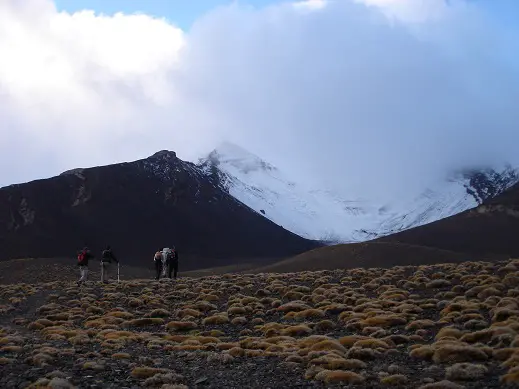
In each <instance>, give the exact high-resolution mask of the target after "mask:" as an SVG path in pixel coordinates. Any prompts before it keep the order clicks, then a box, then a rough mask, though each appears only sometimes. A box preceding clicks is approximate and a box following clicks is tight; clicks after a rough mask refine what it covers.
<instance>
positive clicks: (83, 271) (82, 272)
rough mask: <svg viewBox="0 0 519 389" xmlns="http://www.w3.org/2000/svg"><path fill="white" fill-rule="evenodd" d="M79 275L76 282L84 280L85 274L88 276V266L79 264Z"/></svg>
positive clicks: (85, 278)
mask: <svg viewBox="0 0 519 389" xmlns="http://www.w3.org/2000/svg"><path fill="white" fill-rule="evenodd" d="M79 275H80V278H79V281H78V282H79V283H81V282H85V281H86V280H87V276H88V268H87V267H86V266H80V267H79Z"/></svg>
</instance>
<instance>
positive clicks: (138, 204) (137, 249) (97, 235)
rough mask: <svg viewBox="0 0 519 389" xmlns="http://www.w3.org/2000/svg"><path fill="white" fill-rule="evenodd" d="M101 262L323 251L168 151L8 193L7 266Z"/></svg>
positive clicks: (235, 258) (4, 207)
mask: <svg viewBox="0 0 519 389" xmlns="http://www.w3.org/2000/svg"><path fill="white" fill-rule="evenodd" d="M85 244H86V245H88V246H89V247H90V248H91V249H92V250H93V251H94V252H95V253H96V254H98V253H99V252H100V250H101V249H102V248H103V247H104V245H106V244H111V245H112V246H113V248H114V250H115V252H116V254H119V256H120V257H121V258H122V259H123V260H124V261H125V262H126V263H129V264H133V265H143V264H144V265H149V264H150V263H151V261H152V257H153V253H154V252H155V251H156V250H157V249H159V248H161V247H164V246H171V245H176V246H177V247H178V248H179V252H180V255H181V259H182V265H181V266H183V268H184V270H186V269H195V268H201V267H212V266H217V265H228V264H232V263H239V262H241V261H242V260H247V261H250V260H251V259H254V260H260V261H261V260H268V259H277V258H283V257H287V256H291V255H295V254H297V253H301V252H303V251H306V250H308V249H312V248H315V247H317V246H318V244H317V243H316V242H313V241H308V240H304V239H302V238H300V237H299V236H297V235H294V234H292V233H290V232H288V231H286V230H284V229H282V228H281V227H279V226H277V225H276V224H274V223H272V222H270V221H269V220H267V219H265V218H263V217H262V216H260V215H259V214H258V213H256V212H255V211H253V210H251V209H250V208H248V207H247V206H245V205H244V204H242V203H240V202H238V201H237V200H235V199H234V198H233V197H231V196H230V195H229V194H228V193H226V192H225V190H223V187H222V186H221V185H220V182H219V179H218V177H217V176H216V175H210V174H207V173H204V172H202V171H201V170H200V169H198V168H197V167H196V166H195V165H193V164H191V163H187V162H184V161H181V160H180V159H178V158H177V157H176V155H175V153H174V152H168V151H162V152H159V153H157V154H155V155H153V156H152V157H150V158H147V159H143V160H139V161H135V162H130V163H122V164H116V165H109V166H103V167H95V168H90V169H75V170H73V171H69V172H66V173H63V174H62V175H60V176H58V177H54V178H51V179H46V180H38V181H33V182H30V183H26V184H22V185H13V186H9V187H5V188H2V189H0V260H5V259H11V258H23V257H63V256H74V255H75V252H76V250H77V249H79V248H81V247H82V246H83V245H85Z"/></svg>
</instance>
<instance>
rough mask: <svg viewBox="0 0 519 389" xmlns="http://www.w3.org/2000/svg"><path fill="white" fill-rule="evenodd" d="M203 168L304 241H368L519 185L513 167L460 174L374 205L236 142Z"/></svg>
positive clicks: (218, 150) (210, 158)
mask: <svg viewBox="0 0 519 389" xmlns="http://www.w3.org/2000/svg"><path fill="white" fill-rule="evenodd" d="M198 167H199V168H200V169H201V171H202V172H203V173H204V174H206V175H211V176H212V177H218V181H219V182H220V184H221V185H222V186H223V187H224V188H225V189H226V191H227V192H228V193H229V194H230V195H231V196H233V197H234V198H236V199H237V200H239V201H240V202H242V203H244V204H246V205H247V206H249V207H250V208H252V209H254V210H255V211H256V212H258V213H261V214H262V215H263V216H265V217H266V218H268V219H270V220H272V221H273V222H274V223H276V224H278V225H280V226H282V227H284V228H286V229H287V230H290V231H292V232H294V233H296V234H298V235H300V236H303V237H306V238H310V239H317V240H323V241H328V242H333V243H339V242H359V241H366V240H370V239H373V238H377V237H380V236H385V235H389V234H392V233H395V232H399V231H402V230H405V229H409V228H413V227H417V226H420V225H423V224H427V223H431V222H434V221H436V220H439V219H443V218H445V217H448V216H452V215H455V214H457V213H460V212H463V211H465V210H467V209H470V208H473V207H476V206H478V205H479V204H481V202H483V201H484V200H486V199H488V198H492V197H494V196H497V195H498V194H500V193H502V192H503V191H505V190H506V189H508V188H509V187H510V186H512V185H514V184H515V183H517V182H518V181H519V171H518V170H517V169H515V168H513V167H512V166H510V165H509V164H499V165H495V166H492V167H488V168H481V169H479V168H478V169H459V170H458V171H454V172H451V173H450V174H446V176H445V179H443V180H441V179H440V180H438V181H435V182H430V183H429V185H426V186H424V187H423V188H422V189H421V190H419V191H418V192H417V193H409V195H408V196H403V197H399V198H388V199H384V201H383V202H381V203H374V202H372V201H367V200H364V199H359V198H353V197H352V196H351V194H348V193H343V192H337V191H332V190H327V189H325V188H322V187H318V188H315V187H311V186H310V185H309V184H308V183H306V182H298V181H297V182H296V181H293V180H291V179H290V178H289V177H287V176H286V175H285V174H284V172H282V171H281V170H279V169H277V168H275V167H274V166H272V165H270V164H269V163H267V162H265V161H264V160H262V159H261V158H260V157H258V156H256V155H254V154H252V153H250V152H248V151H247V150H245V149H243V148H242V147H240V146H237V145H235V144H232V143H223V144H221V145H220V146H219V147H218V148H216V149H215V150H214V151H213V152H211V153H210V155H209V156H208V157H207V158H205V159H202V160H201V161H200V163H199V164H198Z"/></svg>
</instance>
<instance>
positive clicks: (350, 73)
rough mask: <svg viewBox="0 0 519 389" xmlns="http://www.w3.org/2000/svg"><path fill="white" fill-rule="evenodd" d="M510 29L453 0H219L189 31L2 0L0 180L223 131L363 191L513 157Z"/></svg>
mask: <svg viewBox="0 0 519 389" xmlns="http://www.w3.org/2000/svg"><path fill="white" fill-rule="evenodd" d="M518 8H519V6H518ZM518 15H519V13H518ZM518 19H519V17H518ZM518 38H519V36H518V30H517V29H514V28H513V27H510V26H509V25H508V26H507V27H505V26H501V25H500V24H499V20H496V19H495V18H493V17H492V16H491V15H490V14H489V13H488V12H486V11H485V9H484V8H482V7H481V6H480V5H479V3H478V2H467V1H462V0H460V1H450V2H445V1H443V0H420V1H418V0H413V1H409V0H337V1H332V0H328V1H326V0H308V1H304V2H298V3H289V2H287V3H280V4H276V5H272V6H268V7H264V8H253V7H248V6H240V5H237V4H233V5H229V6H225V7H220V8H218V9H215V10H213V11H212V12H210V13H208V14H206V15H203V16H201V17H200V18H199V19H198V20H197V21H196V22H195V23H194V25H193V26H192V27H191V28H190V29H189V31H182V30H180V29H178V28H177V27H175V26H173V25H171V24H170V23H168V21H167V20H164V19H156V18H152V17H150V16H146V15H125V14H116V15H111V16H106V15H99V14H95V13H94V12H86V11H84V12H79V13H74V14H68V13H65V12H57V11H56V8H55V7H54V5H53V3H52V2H51V1H49V0H28V1H24V2H19V1H17V0H5V1H3V2H1V3H0V53H1V54H0V55H1V58H0V123H1V127H0V163H1V164H2V165H3V166H7V167H8V169H3V174H2V176H1V177H0V185H6V184H9V183H14V182H21V181H25V180H30V179H35V178H38V177H47V176H51V175H54V174H57V173H59V172H61V171H63V170H67V169H70V168H73V167H77V166H93V165H98V164H105V163H112V162H117V161H128V160H133V159H137V158H141V157H146V156H148V155H150V154H152V153H153V152H155V151H157V150H159V149H170V150H175V151H177V153H178V155H179V156H180V157H182V158H185V159H190V160H196V158H197V157H199V156H202V155H203V154H204V153H206V152H208V151H209V150H210V149H211V148H212V147H214V146H216V145H217V144H218V143H219V142H221V141H226V140H227V141H231V142H235V143H238V144H240V145H242V146H243V147H245V148H247V149H249V150H250V151H252V152H255V153H257V154H258V155H260V156H262V157H263V158H264V159H266V160H268V161H269V162H271V163H273V164H275V165H277V166H278V167H279V168H281V169H283V170H285V171H286V172H287V174H288V175H291V176H292V177H295V178H296V179H299V180H305V181H307V182H309V183H315V184H323V185H327V186H331V187H336V188H338V189H340V190H344V191H347V192H348V193H351V195H352V196H362V197H367V198H369V197H372V198H375V197H382V198H384V197H387V196H394V195H400V194H401V193H405V192H408V191H412V190H413V189H416V188H418V187H422V186H423V185H425V184H427V183H428V182H429V181H431V180H434V179H437V178H439V177H442V176H443V175H444V174H445V172H446V171H447V170H449V169H453V168H457V167H463V166H472V165H477V164H485V163H494V162H500V161H501V160H509V161H511V162H513V163H519V158H518V157H517V153H516V152H515V150H514V149H515V145H516V144H517V142H518V141H519V129H518V128H517V127H518V124H519V113H518V110H517V109H516V107H515V102H516V101H518V100H517V98H518V97H519V70H518V69H519V66H518V65H519V63H518V62H519V58H518V57H517V55H514V54H511V53H514V52H515V53H517V52H519V51H518V50H517V49H518V48H519V47H517V46H518V45H519V44H518V42H519V40H518Z"/></svg>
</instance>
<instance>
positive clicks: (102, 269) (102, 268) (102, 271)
mask: <svg viewBox="0 0 519 389" xmlns="http://www.w3.org/2000/svg"><path fill="white" fill-rule="evenodd" d="M103 273H104V267H103V262H101V282H103V280H104V279H105V278H104V274H103Z"/></svg>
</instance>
